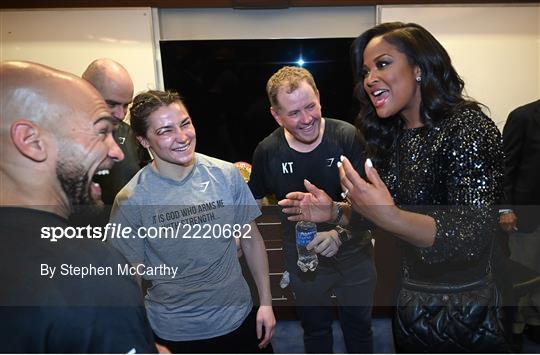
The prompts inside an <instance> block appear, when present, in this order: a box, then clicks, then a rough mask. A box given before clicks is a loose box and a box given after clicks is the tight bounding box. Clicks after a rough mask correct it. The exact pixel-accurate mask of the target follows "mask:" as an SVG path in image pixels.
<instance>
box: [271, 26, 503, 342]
mask: <svg viewBox="0 0 540 355" xmlns="http://www.w3.org/2000/svg"><path fill="white" fill-rule="evenodd" d="M351 58H352V61H353V71H354V74H355V78H356V81H357V86H356V88H355V94H356V96H357V98H358V100H359V101H360V112H359V115H358V127H359V129H360V131H361V132H362V133H363V134H364V136H365V138H366V141H367V151H368V155H369V157H370V159H367V160H366V164H365V170H366V179H363V178H362V177H361V176H360V175H359V173H358V172H357V171H356V170H355V169H354V168H353V167H352V166H351V164H350V162H349V161H348V159H347V158H346V157H342V163H341V167H340V176H341V182H342V187H343V190H344V194H343V196H344V198H346V200H347V201H348V203H349V204H350V205H351V206H352V208H353V209H354V210H355V211H356V212H358V213H360V214H361V215H362V216H363V217H365V218H367V219H369V220H370V221H371V222H373V223H374V224H375V225H377V226H378V227H379V228H381V229H384V230H386V231H388V232H390V233H391V234H393V235H395V236H396V237H397V238H399V239H400V240H401V241H402V243H401V244H402V246H403V248H402V250H403V253H402V254H403V258H402V259H403V265H404V266H405V268H404V270H406V273H405V274H406V275H404V276H405V277H407V278H410V279H412V280H416V281H421V282H425V283H427V284H431V285H434V284H441V283H444V284H462V283H467V282H473V281H477V280H479V279H481V278H482V277H484V276H485V275H486V273H487V266H488V260H489V259H490V257H491V254H492V253H491V245H492V240H493V237H494V236H495V235H496V230H497V219H498V211H497V208H496V207H497V206H496V204H497V203H499V201H500V198H501V194H502V179H503V165H502V164H503V153H502V140H501V135H500V133H499V131H498V129H497V127H496V126H495V124H494V123H493V121H492V120H491V119H490V118H488V117H487V116H486V115H485V114H484V113H483V112H482V109H481V105H480V104H479V103H477V102H476V101H474V100H472V99H470V98H468V97H466V96H465V95H464V94H463V87H464V82H463V80H462V79H461V78H460V77H459V75H458V74H457V72H456V70H455V69H454V67H453V66H452V63H451V60H450V57H449V55H448V53H447V52H446V50H445V49H444V48H443V47H442V46H441V44H440V43H439V42H438V41H437V40H436V39H435V38H434V37H433V36H432V35H431V34H430V33H429V32H428V31H427V30H425V29H424V28H423V27H421V26H419V25H417V24H412V23H411V24H403V23H399V22H394V23H383V24H380V25H378V26H375V27H373V28H371V29H369V30H367V31H366V32H364V33H363V34H362V35H360V36H359V37H358V38H357V39H356V40H355V41H354V42H353V44H352V47H351ZM338 166H339V164H338ZM306 189H307V191H308V192H309V193H292V194H289V195H287V199H286V200H282V201H280V205H282V206H286V208H285V209H284V212H286V213H291V214H294V213H296V214H297V215H296V216H295V215H293V216H291V217H289V219H291V220H302V219H304V220H305V219H309V220H313V221H316V222H319V221H324V220H326V221H329V220H333V218H332V216H335V215H336V212H334V211H333V210H335V209H336V208H335V206H336V203H333V204H332V206H334V208H333V209H329V208H326V209H325V208H323V207H322V206H331V204H330V202H329V198H328V197H327V196H326V195H325V194H324V192H323V191H322V190H318V189H317V188H316V187H314V186H312V185H311V184H306ZM314 205H315V206H317V208H315V209H314V208H312V207H313V206H314ZM344 207H347V206H344ZM430 306H434V307H435V309H436V308H437V307H438V306H440V305H438V304H431V305H430ZM425 307H426V308H427V307H428V305H427V304H426V305H425ZM428 311H429V310H428ZM432 321H433V322H442V324H446V323H445V322H446V320H445V319H438V318H437V316H434V317H433V319H432ZM439 325H440V324H434V326H433V329H431V330H430V329H426V328H429V327H430V325H429V324H422V325H414V326H420V327H423V329H421V330H420V333H421V334H420V333H415V330H414V329H412V330H409V329H405V330H404V332H403V333H402V335H403V334H405V336H401V337H396V341H397V344H396V346H397V350H399V351H413V352H438V351H442V352H448V351H450V352H463V351H471V350H472V351H475V352H479V351H480V352H483V351H488V352H498V351H504V350H506V349H503V348H502V347H501V348H493V347H491V348H490V347H487V346H486V347H482V344H474V342H475V341H476V340H475V336H476V335H477V334H478V333H475V332H478V331H479V330H478V329H471V331H470V333H471V336H468V339H461V338H459V339H456V338H453V339H452V337H451V336H448V334H446V333H445V334H437V331H439V330H440V329H439V328H437V326H439ZM454 325H455V324H454ZM414 326H413V327H414ZM458 326H459V324H458ZM481 331H483V330H480V332H481ZM486 331H488V332H489V329H488V330H486ZM430 332H431V333H430ZM443 333H444V330H443ZM422 334H424V335H425V334H432V337H431V336H430V335H428V336H427V337H428V338H431V339H427V341H424V340H426V339H420V337H421V336H423V335H422ZM417 335H418V337H417ZM479 338H481V336H480V337H479ZM481 339H484V338H481ZM432 340H433V341H432Z"/></svg>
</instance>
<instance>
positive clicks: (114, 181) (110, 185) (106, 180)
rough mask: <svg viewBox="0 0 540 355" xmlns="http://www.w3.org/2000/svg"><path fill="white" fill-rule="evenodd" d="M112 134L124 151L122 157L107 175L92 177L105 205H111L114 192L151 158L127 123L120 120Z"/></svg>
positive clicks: (114, 195)
mask: <svg viewBox="0 0 540 355" xmlns="http://www.w3.org/2000/svg"><path fill="white" fill-rule="evenodd" d="M113 136H114V140H115V141H116V143H118V146H119V147H120V148H121V149H122V152H123V153H124V159H123V160H122V161H120V162H118V163H115V164H114V166H113V167H112V168H111V169H110V171H109V174H108V175H98V176H95V177H94V179H95V181H96V182H97V183H99V185H100V186H101V189H102V190H103V192H102V196H101V199H102V200H103V202H104V203H105V204H106V205H112V204H113V202H114V198H115V197H116V194H117V193H118V192H119V191H120V190H121V189H122V188H123V187H124V186H125V185H126V184H127V183H128V182H129V181H130V180H131V178H132V177H133V176H134V175H135V174H136V173H137V172H138V171H139V170H140V169H141V168H142V167H144V166H145V165H146V164H147V163H148V162H149V161H150V160H151V158H150V155H149V154H148V151H147V150H146V149H144V148H143V147H142V146H141V145H140V144H139V143H138V142H137V138H136V137H135V134H134V133H133V130H132V129H131V126H130V125H128V124H127V123H125V122H120V124H119V126H118V128H117V129H116V130H115V131H114V132H113Z"/></svg>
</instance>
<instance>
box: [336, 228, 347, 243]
mask: <svg viewBox="0 0 540 355" xmlns="http://www.w3.org/2000/svg"><path fill="white" fill-rule="evenodd" d="M334 230H335V231H336V233H337V238H338V240H339V241H340V243H341V244H343V243H346V242H348V241H349V240H351V233H350V232H349V230H347V229H345V228H343V227H342V226H340V225H337V226H336V227H335V228H334Z"/></svg>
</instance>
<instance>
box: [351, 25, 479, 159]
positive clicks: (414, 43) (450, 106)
mask: <svg viewBox="0 0 540 355" xmlns="http://www.w3.org/2000/svg"><path fill="white" fill-rule="evenodd" d="M379 36H382V38H383V39H384V40H385V41H386V42H388V43H390V44H392V45H393V46H395V47H396V48H397V50H398V51H400V52H401V53H403V54H405V55H406V56H407V58H408V60H409V63H410V64H411V65H413V66H414V65H417V66H418V67H420V69H421V72H422V80H421V82H420V93H421V103H420V117H421V120H422V122H423V123H424V125H425V126H427V127H432V126H433V125H436V124H437V123H438V122H440V121H442V120H444V119H445V118H447V117H448V116H450V115H451V114H452V113H453V112H455V110H456V109H459V108H462V107H470V108H473V109H477V110H480V105H479V104H478V103H477V102H476V101H474V100H472V99H470V98H468V97H466V96H464V94H463V87H464V82H463V80H462V79H461V78H460V77H459V75H458V73H457V72H456V70H455V69H454V67H453V66H452V61H451V59H450V56H449V55H448V53H447V52H446V50H445V49H444V47H443V46H442V45H441V44H440V43H439V41H437V40H436V39H435V37H433V35H432V34H431V33H429V32H428V31H427V30H426V29H425V28H423V27H422V26H420V25H417V24H415V23H402V22H387V23H382V24H380V25H377V26H375V27H373V28H371V29H369V30H367V31H365V32H364V33H362V34H361V35H360V36H359V37H358V38H356V39H355V40H354V41H353V43H352V44H351V49H350V55H351V62H352V69H353V76H354V82H355V83H356V84H355V89H354V93H355V96H356V98H357V99H358V100H359V101H360V111H359V113H358V117H357V127H358V128H359V129H360V130H361V131H362V133H363V134H364V135H365V137H366V140H367V144H368V154H369V155H370V156H371V157H372V158H374V159H375V160H379V159H380V158H381V157H383V156H384V155H386V154H387V153H388V152H389V151H390V149H391V147H392V144H393V143H394V141H395V139H396V137H397V134H398V130H399V128H400V127H402V126H403V120H402V118H401V117H399V115H395V116H393V117H388V118H386V119H384V120H382V119H380V118H379V117H378V116H377V113H376V112H375V110H374V108H373V105H372V103H371V101H370V99H369V97H368V96H367V95H366V92H365V91H364V76H363V67H364V50H365V48H366V46H367V45H368V43H369V41H371V39H373V38H374V37H379Z"/></svg>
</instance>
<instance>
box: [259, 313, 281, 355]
mask: <svg viewBox="0 0 540 355" xmlns="http://www.w3.org/2000/svg"><path fill="white" fill-rule="evenodd" d="M275 327H276V318H275V317H274V311H273V310H272V306H262V305H261V306H260V307H259V310H258V311H257V339H261V337H262V334H263V329H264V339H263V340H262V341H261V342H260V343H259V349H262V348H266V346H267V345H268V344H269V343H270V340H272V337H273V336H274V328H275Z"/></svg>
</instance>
